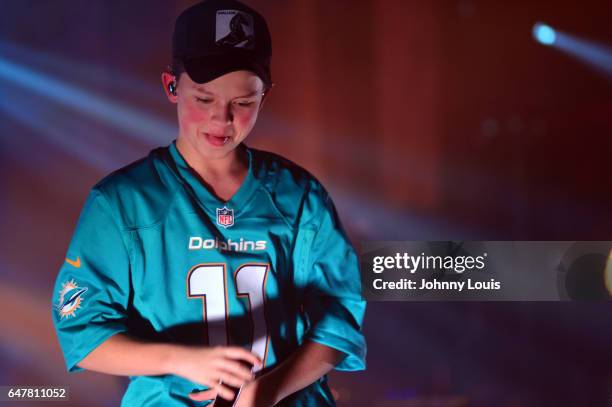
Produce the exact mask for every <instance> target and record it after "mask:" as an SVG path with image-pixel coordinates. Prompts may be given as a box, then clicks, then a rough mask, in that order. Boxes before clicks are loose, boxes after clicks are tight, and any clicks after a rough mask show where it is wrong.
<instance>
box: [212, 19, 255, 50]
mask: <svg viewBox="0 0 612 407" xmlns="http://www.w3.org/2000/svg"><path fill="white" fill-rule="evenodd" d="M254 25H255V24H254V22H253V16H251V15H250V14H247V13H245V12H243V11H239V10H217V19H216V23H215V43H216V44H217V45H220V46H222V47H233V48H245V49H253V47H254V45H255V34H254Z"/></svg>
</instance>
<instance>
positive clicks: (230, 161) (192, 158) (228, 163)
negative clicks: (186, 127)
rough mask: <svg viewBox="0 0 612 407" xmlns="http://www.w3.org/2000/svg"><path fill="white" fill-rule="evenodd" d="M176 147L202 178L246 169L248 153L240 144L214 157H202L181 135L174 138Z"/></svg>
mask: <svg viewBox="0 0 612 407" xmlns="http://www.w3.org/2000/svg"><path fill="white" fill-rule="evenodd" d="M176 148H177V149H178V151H179V152H180V153H181V155H182V156H183V158H184V159H185V161H187V164H189V166H190V167H191V168H193V169H194V170H195V171H196V172H197V173H198V174H199V175H200V177H202V178H203V179H204V180H209V179H211V178H212V179H217V178H224V177H228V176H236V175H240V174H242V173H244V171H245V170H246V169H248V162H249V159H248V153H247V151H246V148H245V147H244V146H243V145H242V144H240V145H239V146H238V147H236V148H235V149H234V150H232V151H230V152H229V154H227V155H225V156H223V157H215V158H208V157H202V156H201V155H200V154H198V152H197V151H196V150H195V149H193V148H191V146H190V145H189V143H188V142H186V141H185V140H184V139H183V138H181V137H179V138H178V139H177V140H176Z"/></svg>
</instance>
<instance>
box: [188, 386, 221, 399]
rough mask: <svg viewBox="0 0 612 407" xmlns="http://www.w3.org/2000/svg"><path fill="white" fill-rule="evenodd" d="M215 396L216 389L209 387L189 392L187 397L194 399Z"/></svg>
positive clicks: (212, 397)
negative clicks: (208, 388)
mask: <svg viewBox="0 0 612 407" xmlns="http://www.w3.org/2000/svg"><path fill="white" fill-rule="evenodd" d="M215 397H217V390H215V389H210V390H204V391H196V392H194V393H189V398H190V399H192V400H196V401H204V400H212V399H214V398H215Z"/></svg>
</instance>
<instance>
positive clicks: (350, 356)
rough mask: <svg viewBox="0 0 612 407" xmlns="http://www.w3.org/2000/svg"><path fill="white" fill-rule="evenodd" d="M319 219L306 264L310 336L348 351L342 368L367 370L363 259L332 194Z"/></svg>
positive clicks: (338, 366)
mask: <svg viewBox="0 0 612 407" xmlns="http://www.w3.org/2000/svg"><path fill="white" fill-rule="evenodd" d="M317 224H318V227H317V229H316V230H315V232H314V235H313V237H312V242H311V245H310V251H309V254H308V261H307V268H306V296H305V301H304V311H305V313H306V315H307V317H308V320H309V322H310V328H309V330H308V332H307V333H306V338H307V339H310V340H312V341H315V342H318V343H321V344H323V345H326V346H329V347H331V348H334V349H337V350H339V351H341V352H343V353H344V354H346V357H345V358H344V359H343V360H342V361H341V362H340V363H339V364H338V365H337V366H336V369H337V370H344V371H354V370H363V369H365V354H366V343H365V339H364V336H363V333H362V331H361V326H362V323H363V317H364V313H365V308H366V303H365V301H364V300H363V299H362V297H361V278H360V275H359V262H358V259H357V255H356V253H355V250H354V248H353V246H352V245H351V243H350V242H349V240H348V238H347V237H346V234H345V232H344V230H343V228H342V225H341V223H340V219H339V218H338V214H337V212H336V209H335V207H334V204H333V202H332V201H331V198H329V196H328V195H327V194H325V195H324V197H323V204H322V209H321V210H320V214H319V215H318V221H317Z"/></svg>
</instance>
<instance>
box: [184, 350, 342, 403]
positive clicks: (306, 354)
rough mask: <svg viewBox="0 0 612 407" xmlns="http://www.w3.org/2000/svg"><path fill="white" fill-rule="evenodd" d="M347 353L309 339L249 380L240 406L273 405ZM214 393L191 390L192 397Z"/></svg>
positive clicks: (199, 398) (300, 388) (316, 377)
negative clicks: (251, 380) (290, 353)
mask: <svg viewBox="0 0 612 407" xmlns="http://www.w3.org/2000/svg"><path fill="white" fill-rule="evenodd" d="M344 356H345V355H344V353H342V352H340V351H337V350H336V349H333V348H330V347H329V346H325V345H321V344H319V343H316V342H313V341H310V340H306V341H305V342H304V343H303V344H302V345H301V346H300V347H299V348H298V349H297V350H296V351H295V352H294V353H293V354H292V355H291V356H290V357H289V358H287V359H286V360H285V361H284V362H282V363H281V364H279V365H278V366H277V367H276V368H275V369H273V370H272V371H270V372H268V373H266V374H265V375H263V376H261V377H259V378H257V380H255V381H253V382H250V383H248V384H247V385H246V386H245V387H244V388H243V389H242V391H241V393H240V398H239V399H238V404H237V407H251V406H257V407H260V406H261V407H264V406H265V407H268V406H273V405H275V404H277V403H278V402H280V401H281V400H282V399H284V398H285V397H287V396H289V395H291V394H293V393H295V392H297V391H299V390H302V389H303V388H305V387H307V386H309V385H310V384H312V383H314V382H315V381H316V380H318V379H319V378H321V377H322V376H323V375H325V374H327V373H328V372H329V371H330V370H332V369H333V368H334V366H336V365H337V364H338V363H339V362H340V361H341V360H342V359H343V357H344ZM215 395H216V392H215V391H214V390H212V391H204V392H199V393H192V394H190V397H191V398H192V399H193V400H198V401H202V400H208V399H211V398H214V397H215Z"/></svg>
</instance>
